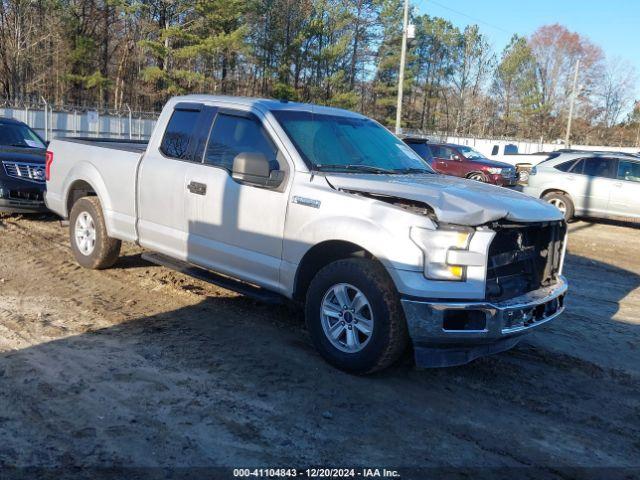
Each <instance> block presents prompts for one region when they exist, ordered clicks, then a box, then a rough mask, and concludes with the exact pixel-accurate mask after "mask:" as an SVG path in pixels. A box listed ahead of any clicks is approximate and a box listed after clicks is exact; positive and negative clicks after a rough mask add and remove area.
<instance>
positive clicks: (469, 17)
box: [426, 0, 513, 35]
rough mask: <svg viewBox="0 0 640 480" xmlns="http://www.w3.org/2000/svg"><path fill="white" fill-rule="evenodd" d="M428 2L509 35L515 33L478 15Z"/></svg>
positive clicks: (428, 0) (430, 0)
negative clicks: (477, 16) (473, 15)
mask: <svg viewBox="0 0 640 480" xmlns="http://www.w3.org/2000/svg"><path fill="white" fill-rule="evenodd" d="M426 3H432V4H434V5H437V6H438V7H440V8H444V9H445V10H449V11H450V12H453V13H456V14H458V15H461V16H463V17H466V18H468V19H469V20H473V21H474V22H477V23H482V24H483V25H486V26H487V27H491V28H495V29H496V30H500V31H501V32H504V33H507V34H509V35H511V34H513V32H510V31H509V30H505V29H504V28H502V27H498V26H497V25H494V24H492V23H489V22H485V21H484V20H481V19H479V18H476V17H472V16H471V15H467V14H466V13H463V12H460V11H459V10H455V9H453V8H450V7H447V6H445V5H442V4H440V3H438V2H434V1H433V0H427V2H426Z"/></svg>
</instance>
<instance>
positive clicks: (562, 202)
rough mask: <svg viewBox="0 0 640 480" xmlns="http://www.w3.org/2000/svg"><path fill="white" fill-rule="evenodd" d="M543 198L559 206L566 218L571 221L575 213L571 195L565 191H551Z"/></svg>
mask: <svg viewBox="0 0 640 480" xmlns="http://www.w3.org/2000/svg"><path fill="white" fill-rule="evenodd" d="M542 199H543V200H545V201H547V202H549V203H550V204H552V205H554V206H555V207H557V208H558V210H560V211H561V212H562V214H563V215H564V219H565V220H566V221H567V222H569V221H570V220H571V219H572V218H573V215H574V214H575V207H574V206H573V202H572V201H571V197H569V195H567V194H565V193H560V192H551V193H547V194H546V195H544V196H543V197H542Z"/></svg>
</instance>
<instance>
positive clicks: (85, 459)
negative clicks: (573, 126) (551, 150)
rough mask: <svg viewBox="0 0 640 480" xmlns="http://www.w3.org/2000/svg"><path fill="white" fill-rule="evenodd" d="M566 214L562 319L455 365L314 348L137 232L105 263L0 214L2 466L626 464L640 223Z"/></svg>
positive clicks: (558, 467)
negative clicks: (510, 345) (346, 365)
mask: <svg viewBox="0 0 640 480" xmlns="http://www.w3.org/2000/svg"><path fill="white" fill-rule="evenodd" d="M570 230H571V234H570V241H569V245H570V246H569V252H570V254H569V256H568V261H567V265H566V269H565V271H566V274H567V275H568V277H569V279H570V281H571V291H570V298H569V300H568V311H567V313H566V314H565V315H563V316H562V317H561V318H559V319H558V320H556V321H555V322H554V323H552V324H551V325H548V326H545V327H543V328H542V329H541V330H540V331H538V332H536V333H534V334H533V335H531V336H529V337H527V339H525V340H523V341H522V342H521V343H520V344H519V345H518V346H517V347H516V348H515V349H514V350H512V351H510V352H506V353H503V354H500V355H496V356H493V357H490V358H485V359H481V360H478V361H475V362H474V363H472V364H470V365H467V366H463V367H456V368H449V369H439V370H416V369H414V368H413V367H412V366H411V365H410V363H409V361H407V362H405V364H402V365H400V366H397V367H394V368H392V369H390V370H388V371H385V372H383V373H381V374H377V375H374V376H370V377H364V378H362V377H353V376H349V375H347V374H344V373H341V372H339V371H336V370H334V369H332V368H331V367H329V366H328V365H327V364H325V363H324V362H323V361H322V359H321V358H320V357H319V356H318V355H317V354H316V353H315V351H314V350H313V349H312V347H311V346H310V343H309V341H308V338H307V336H306V333H305V330H304V328H303V325H302V321H301V317H300V315H299V314H298V313H297V312H296V311H295V310H292V309H290V308H287V307H270V306H266V305H261V304H258V303H255V302H253V301H252V300H249V299H246V298H244V297H241V296H238V295H236V294H234V293H231V292H228V291H225V290H222V289H218V288H216V287H213V286H210V285H207V284H203V283H201V282H198V281H196V280H193V279H191V278H188V277H185V276H183V275H180V274H176V273H173V272H171V271H169V270H166V269H164V268H161V267H157V266H152V265H150V264H148V263H146V262H145V261H143V260H142V259H141V258H140V249H138V248H137V247H135V246H131V245H127V246H125V248H124V251H123V257H122V258H121V260H120V261H119V262H118V264H117V265H116V267H115V268H113V269H111V270H108V271H103V272H96V271H88V270H84V269H81V268H80V267H78V266H77V265H76V264H75V262H74V261H73V259H72V257H71V254H70V251H69V249H68V246H67V245H68V239H67V229H66V228H63V227H61V226H60V224H59V222H57V221H55V220H54V219H53V218H52V217H46V216H45V217H42V216H41V217H20V216H12V217H9V216H3V217H0V438H1V439H2V441H0V467H4V468H7V467H25V466H37V467H48V468H50V467H59V468H60V467H61V468H64V467H69V466H79V467H170V468H180V467H212V466H226V467H230V466H231V467H237V466H264V467H274V466H289V467H292V466H298V467H300V466H308V465H322V466H347V465H348V466H378V467H392V468H399V469H400V471H401V472H402V470H403V469H409V468H410V467H445V468H455V467H466V468H471V467H473V468H476V467H483V468H489V467H493V468H495V467H538V468H539V469H542V470H543V471H544V472H545V473H546V474H547V475H548V476H549V477H558V478H568V477H571V476H572V475H571V474H570V473H569V472H568V470H566V469H567V467H626V468H631V469H634V468H635V473H636V474H638V473H640V342H639V339H640V315H639V313H640V242H638V239H639V238H640V231H639V230H638V229H636V228H634V227H630V226H624V225H613V224H604V223H586V222H576V223H573V224H572V225H571V228H570ZM407 471H409V470H407ZM527 471H528V470H527V469H524V470H523V471H521V474H519V478H526V475H524V474H525V473H526V472H527ZM539 472H540V470H538V473H539ZM626 472H627V473H630V472H631V474H633V472H634V470H627V471H626ZM583 473H584V472H583ZM407 475H408V474H407ZM575 476H579V475H578V474H576V475H575ZM406 478H408V476H407V477H406ZM514 478H515V477H514Z"/></svg>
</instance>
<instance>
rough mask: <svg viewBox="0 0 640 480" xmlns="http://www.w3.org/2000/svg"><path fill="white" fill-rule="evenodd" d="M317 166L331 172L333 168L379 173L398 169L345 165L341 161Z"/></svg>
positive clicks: (322, 170)
mask: <svg viewBox="0 0 640 480" xmlns="http://www.w3.org/2000/svg"><path fill="white" fill-rule="evenodd" d="M315 168H316V169H317V170H318V171H320V172H330V171H332V170H347V171H353V172H366V173H379V174H394V173H396V170H390V169H388V168H381V167H374V166H372V165H358V164H353V163H351V164H348V165H343V164H339V163H335V164H325V165H316V166H315Z"/></svg>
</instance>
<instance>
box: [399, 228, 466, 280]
mask: <svg viewBox="0 0 640 480" xmlns="http://www.w3.org/2000/svg"><path fill="white" fill-rule="evenodd" d="M474 232H475V230H474V229H472V228H464V227H457V226H456V227H443V226H441V227H440V228H439V229H437V230H427V229H424V228H418V227H413V228H412V229H411V233H410V235H411V240H413V242H414V243H415V244H416V245H417V246H418V247H419V248H420V250H422V253H423V254H424V276H425V277H427V278H428V279H430V280H447V281H454V282H461V281H464V280H465V277H466V273H467V267H466V266H465V265H461V264H456V262H455V261H453V262H452V259H454V258H456V257H460V256H459V255H455V254H456V253H458V252H468V250H469V244H470V243H471V238H472V237H473V234H474ZM450 252H453V254H454V255H451V254H450Z"/></svg>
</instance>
